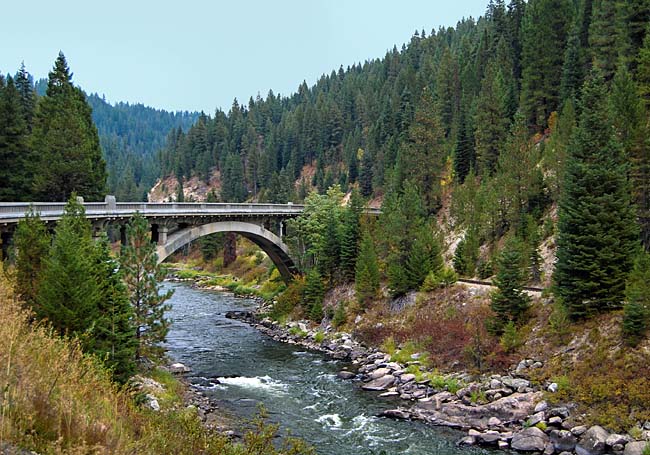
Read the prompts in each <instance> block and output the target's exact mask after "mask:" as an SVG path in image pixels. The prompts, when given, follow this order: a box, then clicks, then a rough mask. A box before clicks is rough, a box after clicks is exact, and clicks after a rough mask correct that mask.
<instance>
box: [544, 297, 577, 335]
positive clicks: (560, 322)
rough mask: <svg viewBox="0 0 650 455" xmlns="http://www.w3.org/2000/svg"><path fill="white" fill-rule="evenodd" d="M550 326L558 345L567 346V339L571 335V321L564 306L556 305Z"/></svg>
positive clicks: (549, 320) (549, 322) (549, 321)
mask: <svg viewBox="0 0 650 455" xmlns="http://www.w3.org/2000/svg"><path fill="white" fill-rule="evenodd" d="M548 325H549V328H550V329H551V333H552V334H553V335H554V336H553V339H554V340H555V341H556V343H557V344H565V343H566V341H567V338H568V337H569V336H570V335H571V319H570V318H569V312H568V311H567V309H566V307H565V306H564V305H562V304H561V303H555V305H554V306H553V313H551V316H550V317H549V319H548Z"/></svg>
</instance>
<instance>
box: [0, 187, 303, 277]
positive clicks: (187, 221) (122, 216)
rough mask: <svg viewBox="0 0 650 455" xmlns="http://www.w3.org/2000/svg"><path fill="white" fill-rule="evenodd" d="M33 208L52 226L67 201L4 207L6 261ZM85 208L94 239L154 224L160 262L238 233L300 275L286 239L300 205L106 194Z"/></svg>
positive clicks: (288, 272) (1, 228)
mask: <svg viewBox="0 0 650 455" xmlns="http://www.w3.org/2000/svg"><path fill="white" fill-rule="evenodd" d="M81 202H82V203H83V201H81ZM30 206H31V207H32V208H33V210H34V212H36V213H38V214H39V215H40V217H41V219H42V220H43V221H45V222H46V223H47V224H48V225H52V226H53V225H54V224H56V223H57V222H58V221H59V220H60V219H61V217H62V215H63V211H64V208H65V203H49V202H48V203H45V202H32V203H26V202H5V203H0V238H1V240H2V253H3V256H2V257H7V256H6V255H7V252H8V249H9V245H10V244H11V239H12V237H13V234H14V232H15V229H16V227H17V225H18V222H19V221H20V220H21V219H23V218H24V217H25V214H26V213H27V212H28V211H29V208H30ZM83 206H84V208H85V210H86V218H88V219H89V220H90V221H91V223H92V226H93V235H95V236H99V235H100V234H101V233H102V232H105V231H106V229H107V228H108V227H109V226H116V227H119V229H120V234H121V240H122V242H123V243H124V242H126V241H127V239H126V229H125V227H126V223H128V221H129V219H130V218H131V217H132V216H133V215H135V213H136V212H139V213H141V214H142V215H143V216H144V217H145V218H146V219H147V220H148V221H149V225H150V226H151V238H152V241H153V242H156V243H157V245H158V246H157V252H158V261H159V262H162V261H164V260H165V259H166V258H167V257H169V256H170V255H171V254H172V253H174V252H175V251H176V250H178V249H179V248H181V247H183V246H185V245H187V244H189V243H190V242H192V241H194V240H197V239H199V238H201V237H203V236H206V235H209V234H214V233H217V232H234V233H237V234H239V235H241V236H243V237H245V238H247V239H249V240H251V241H252V242H253V243H255V244H256V245H258V246H259V247H260V248H261V249H262V250H263V251H264V252H265V253H266V254H268V255H269V257H270V258H271V260H272V261H273V263H274V264H275V266H276V267H277V268H278V271H279V272H280V274H281V276H282V278H283V279H284V280H285V281H289V280H291V278H292V277H293V275H295V274H296V273H298V270H297V268H296V266H295V263H294V261H293V260H292V259H291V256H290V255H289V249H288V248H287V246H286V244H285V243H284V241H283V237H284V234H285V232H286V231H285V222H286V221H287V220H288V219H291V218H294V217H296V216H298V215H300V214H301V213H302V211H303V206H302V205H297V204H291V203H288V204H245V203H244V204H229V203H192V202H186V203H174V202H169V203H144V202H116V201H115V197H113V196H106V199H105V200H104V202H85V203H83Z"/></svg>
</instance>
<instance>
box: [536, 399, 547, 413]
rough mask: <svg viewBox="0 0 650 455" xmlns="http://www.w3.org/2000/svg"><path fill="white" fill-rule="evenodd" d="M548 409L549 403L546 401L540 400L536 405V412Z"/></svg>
mask: <svg viewBox="0 0 650 455" xmlns="http://www.w3.org/2000/svg"><path fill="white" fill-rule="evenodd" d="M547 409H548V403H547V402H546V401H540V402H539V403H537V404H536V405H535V412H544V411H546V410H547Z"/></svg>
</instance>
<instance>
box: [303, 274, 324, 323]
mask: <svg viewBox="0 0 650 455" xmlns="http://www.w3.org/2000/svg"><path fill="white" fill-rule="evenodd" d="M324 296H325V288H324V287H323V279H322V278H321V276H320V274H319V273H318V271H317V270H316V269H312V270H310V271H309V273H308V274H307V280H306V283H305V290H304V301H305V307H306V310H307V314H308V316H309V319H311V320H312V321H315V322H320V321H321V319H323V297H324Z"/></svg>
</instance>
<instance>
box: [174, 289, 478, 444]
mask: <svg viewBox="0 0 650 455" xmlns="http://www.w3.org/2000/svg"><path fill="white" fill-rule="evenodd" d="M164 287H165V288H173V289H175V293H174V296H173V297H172V299H171V301H170V303H171V305H172V309H171V311H170V312H169V314H168V316H169V318H170V319H171V320H172V324H171V329H170V331H169V334H168V336H167V348H168V349H169V355H170V357H171V358H172V359H173V360H174V361H178V362H182V363H184V364H186V365H188V366H190V367H191V368H192V373H190V375H191V376H190V377H189V380H190V381H191V382H192V383H193V384H195V385H196V386H198V387H200V388H201V389H202V390H203V392H204V394H205V395H206V396H208V397H210V398H211V399H213V400H215V401H216V402H217V403H218V404H219V406H220V408H221V409H224V410H226V411H227V412H229V413H231V414H232V415H234V416H239V417H244V418H250V417H252V416H253V415H255V414H256V412H257V409H258V406H259V404H263V405H264V407H265V408H266V409H267V410H268V412H269V417H270V420H271V421H272V422H274V423H278V424H280V426H281V428H282V430H283V431H287V430H288V431H290V433H291V435H293V436H298V437H301V438H303V439H305V440H306V441H308V442H309V443H310V444H312V445H313V446H314V447H316V450H317V452H318V453H319V454H322V455H352V454H354V455H357V454H358V455H365V454H377V455H378V454H386V455H393V454H412V455H416V454H417V455H424V454H436V455H452V454H464V455H478V454H486V453H489V452H488V451H486V450H483V449H478V448H463V449H460V448H457V447H456V446H455V442H456V441H457V440H458V439H459V438H460V437H461V434H460V433H458V432H455V431H452V430H447V429H442V428H433V427H428V426H425V425H423V424H420V423H415V422H404V421H396V420H390V419H385V418H378V417H375V415H377V414H378V413H379V412H380V411H381V410H382V409H386V408H389V407H394V406H395V405H396V404H397V402H396V401H390V400H389V399H380V398H377V397H376V396H375V395H374V393H372V392H363V391H361V390H360V388H359V387H358V384H357V383H355V382H351V381H342V380H340V379H338V378H337V377H336V373H337V372H338V371H339V370H341V369H342V367H343V366H344V364H343V363H341V362H339V361H334V360H330V359H328V358H326V357H324V356H323V355H322V354H319V353H313V352H308V351H305V350H304V349H301V348H300V347H297V346H293V345H288V344H284V343H280V342H277V341H274V340H272V339H270V338H268V337H266V336H265V335H262V334H261V333H259V332H258V331H256V330H255V329H253V328H252V327H250V326H248V325H246V324H244V323H242V322H239V321H234V320H230V319H226V318H225V316H224V315H225V313H226V311H232V310H252V309H254V308H255V302H254V301H252V300H250V299H241V298H235V297H233V296H232V295H231V294H225V293H217V292H213V291H202V290H197V289H194V288H191V287H189V286H187V285H183V284H172V283H165V285H164ZM215 378H216V379H217V380H218V382H219V383H218V384H217V381H215V380H214V379H215Z"/></svg>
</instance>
